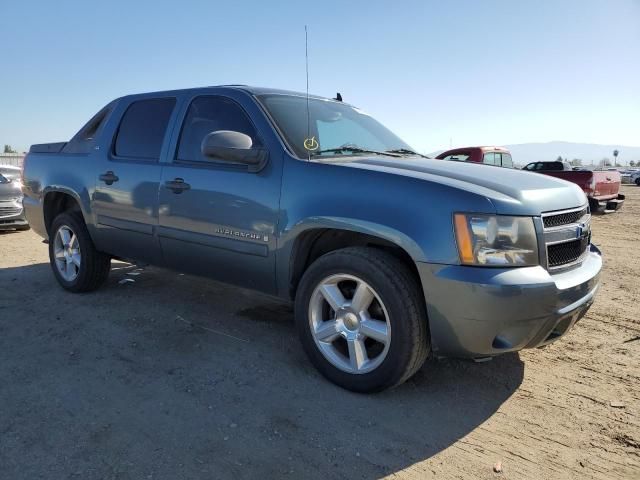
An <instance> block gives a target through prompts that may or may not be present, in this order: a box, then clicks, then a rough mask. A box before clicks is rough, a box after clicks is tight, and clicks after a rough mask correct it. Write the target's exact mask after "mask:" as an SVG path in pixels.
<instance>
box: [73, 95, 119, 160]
mask: <svg viewBox="0 0 640 480" xmlns="http://www.w3.org/2000/svg"><path fill="white" fill-rule="evenodd" d="M113 105H114V102H111V103H110V104H109V105H107V106H106V107H104V108H103V109H102V110H100V111H99V112H98V113H96V114H95V115H94V116H93V117H92V118H91V120H89V121H88V122H87V123H86V124H85V126H84V127H82V128H81V129H80V131H79V132H78V133H76V134H75V135H74V136H73V138H72V139H71V140H69V141H68V142H67V144H66V145H65V146H64V148H63V149H62V153H80V154H83V153H89V152H90V151H91V148H92V147H93V146H94V145H95V141H96V139H97V137H98V135H99V134H100V132H101V131H102V127H103V126H104V124H105V123H106V120H107V118H108V117H109V114H110V113H111V111H112V110H113Z"/></svg>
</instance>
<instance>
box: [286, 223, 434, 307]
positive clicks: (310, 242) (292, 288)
mask: <svg viewBox="0 0 640 480" xmlns="http://www.w3.org/2000/svg"><path fill="white" fill-rule="evenodd" d="M346 247H373V248H379V249H381V250H385V251H386V252H388V253H391V254H392V255H393V256H395V257H396V258H397V259H398V260H400V261H401V262H402V263H404V264H405V265H406V266H407V267H409V270H410V271H411V272H412V274H413V275H414V277H415V279H416V281H417V283H418V286H420V285H421V284H420V277H419V275H418V269H417V268H416V264H415V262H414V261H413V259H412V258H411V256H410V255H409V254H408V253H407V252H406V250H404V249H403V248H401V247H399V246H398V245H396V244H395V243H392V242H390V241H388V240H385V239H382V238H379V237H376V236H373V235H367V234H365V233H360V232H352V231H349V230H337V229H331V228H318V229H312V230H307V231H306V232H303V233H302V234H300V235H299V236H298V238H297V239H296V242H295V244H294V246H293V250H292V254H291V259H292V260H291V265H290V270H289V279H290V280H289V295H290V296H291V298H292V299H293V298H295V294H296V290H297V289H298V284H299V283H300V279H301V278H302V275H303V274H304V272H305V270H306V269H307V268H308V267H309V265H311V264H312V263H313V262H314V261H315V260H317V259H318V258H319V257H321V256H322V255H324V254H326V253H329V252H332V251H334V250H339V249H341V248H346ZM420 289H421V290H422V287H420Z"/></svg>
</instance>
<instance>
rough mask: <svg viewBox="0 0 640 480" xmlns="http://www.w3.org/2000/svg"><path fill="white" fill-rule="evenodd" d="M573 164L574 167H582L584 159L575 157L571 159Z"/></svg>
mask: <svg viewBox="0 0 640 480" xmlns="http://www.w3.org/2000/svg"><path fill="white" fill-rule="evenodd" d="M571 165H572V166H574V167H581V166H582V160H581V159H579V158H574V159H573V160H571Z"/></svg>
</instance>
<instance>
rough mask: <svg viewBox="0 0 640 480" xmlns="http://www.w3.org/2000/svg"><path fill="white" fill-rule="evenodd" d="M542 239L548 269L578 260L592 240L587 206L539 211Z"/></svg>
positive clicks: (567, 265) (587, 249)
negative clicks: (541, 212)
mask: <svg viewBox="0 0 640 480" xmlns="http://www.w3.org/2000/svg"><path fill="white" fill-rule="evenodd" d="M542 224H543V227H544V233H543V236H544V242H545V247H546V254H547V268H548V269H549V270H555V269H562V268H567V267H569V266H571V265H575V264H578V263H580V261H582V259H583V258H584V256H585V255H586V253H587V252H588V251H589V244H590V243H591V214H590V213H589V207H581V208H573V209H571V210H565V211H562V212H549V213H543V214H542Z"/></svg>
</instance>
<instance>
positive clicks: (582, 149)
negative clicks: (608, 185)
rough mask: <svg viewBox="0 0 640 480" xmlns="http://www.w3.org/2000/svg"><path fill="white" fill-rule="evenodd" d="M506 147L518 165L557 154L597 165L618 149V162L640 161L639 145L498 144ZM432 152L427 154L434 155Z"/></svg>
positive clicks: (611, 158) (547, 158) (610, 158)
mask: <svg viewBox="0 0 640 480" xmlns="http://www.w3.org/2000/svg"><path fill="white" fill-rule="evenodd" d="M500 146H503V147H506V148H508V149H509V150H510V151H511V155H512V156H513V161H514V162H515V163H516V164H518V165H525V164H527V163H529V162H535V161H545V160H556V159H557V158H558V156H561V157H562V158H563V159H566V160H568V161H571V160H573V159H574V158H579V159H580V160H582V164H583V165H589V164H591V163H593V164H595V165H597V164H598V163H600V162H601V161H602V159H603V158H608V159H609V160H610V161H611V162H612V163H613V151H614V150H618V151H619V152H620V153H619V154H618V163H621V164H623V165H628V164H629V161H630V160H633V161H635V162H638V161H640V147H627V146H624V145H598V144H595V143H573V142H546V143H518V144H515V145H500ZM442 151H443V150H440V151H438V152H434V153H433V154H430V155H429V156H430V157H431V156H435V155H437V154H438V153H440V152H442Z"/></svg>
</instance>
